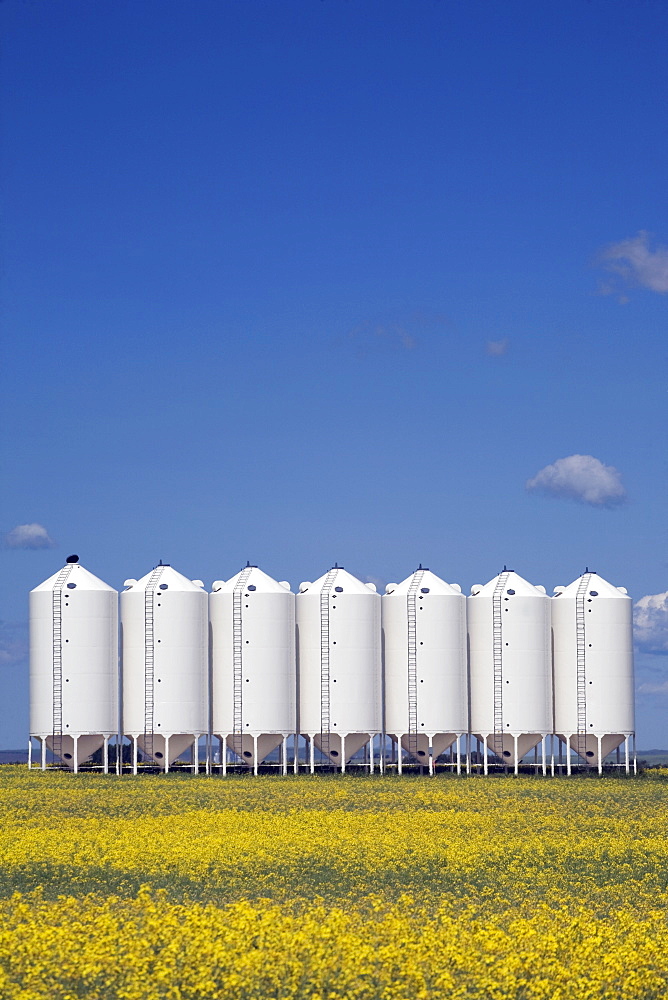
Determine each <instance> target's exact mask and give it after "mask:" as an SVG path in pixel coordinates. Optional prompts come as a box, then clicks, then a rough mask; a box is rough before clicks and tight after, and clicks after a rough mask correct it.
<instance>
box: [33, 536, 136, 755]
mask: <svg viewBox="0 0 668 1000" xmlns="http://www.w3.org/2000/svg"><path fill="white" fill-rule="evenodd" d="M118 723H119V720H118V593H117V591H115V590H114V589H113V587H110V586H108V585H107V584H106V583H103V581H102V580H99V579H98V578H97V577H96V576H93V574H92V573H90V572H89V571H88V570H87V569H85V568H84V567H83V566H82V565H81V564H80V563H79V562H78V557H77V556H70V557H69V559H68V561H67V563H66V564H65V566H64V567H63V568H62V569H61V570H59V571H58V572H57V573H54V575H53V576H51V577H49V579H48V580H45V581H44V583H42V584H40V585H39V587H35V589H34V590H32V591H31V592H30V735H31V738H32V737H36V738H38V739H39V740H40V743H41V747H42V767H44V766H45V765H46V748H47V747H48V748H49V749H50V750H52V752H53V754H54V755H55V757H57V758H59V759H60V760H61V761H62V762H63V763H64V764H65V765H66V766H67V767H68V768H70V769H71V770H75V771H76V770H78V768H79V765H80V764H81V763H82V762H83V761H85V760H86V758H87V757H89V756H90V755H91V754H93V753H95V751H96V750H99V748H100V747H101V746H103V745H104V747H105V754H104V762H105V764H104V766H105V771H106V770H107V759H108V758H107V753H106V749H107V746H108V741H109V739H110V737H112V736H115V735H116V734H117V733H118V728H119V726H118Z"/></svg>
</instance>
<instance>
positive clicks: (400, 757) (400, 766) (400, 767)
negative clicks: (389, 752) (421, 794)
mask: <svg viewBox="0 0 668 1000" xmlns="http://www.w3.org/2000/svg"><path fill="white" fill-rule="evenodd" d="M397 771H398V773H399V774H403V772H404V748H403V744H402V742H401V735H399V736H397Z"/></svg>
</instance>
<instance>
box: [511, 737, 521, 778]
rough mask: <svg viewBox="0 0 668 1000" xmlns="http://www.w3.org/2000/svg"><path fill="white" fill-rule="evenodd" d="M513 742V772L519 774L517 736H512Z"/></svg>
mask: <svg viewBox="0 0 668 1000" xmlns="http://www.w3.org/2000/svg"><path fill="white" fill-rule="evenodd" d="M513 743H514V744H515V769H514V770H515V774H519V767H520V762H519V760H518V759H517V736H513Z"/></svg>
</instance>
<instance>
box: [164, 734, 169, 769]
mask: <svg viewBox="0 0 668 1000" xmlns="http://www.w3.org/2000/svg"><path fill="white" fill-rule="evenodd" d="M168 771H169V736H165V774H167V772H168Z"/></svg>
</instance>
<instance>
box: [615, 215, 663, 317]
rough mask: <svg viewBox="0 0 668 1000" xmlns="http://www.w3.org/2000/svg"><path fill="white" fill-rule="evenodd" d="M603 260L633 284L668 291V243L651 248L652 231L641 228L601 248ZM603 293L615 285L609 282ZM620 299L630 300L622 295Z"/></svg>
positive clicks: (621, 300)
mask: <svg viewBox="0 0 668 1000" xmlns="http://www.w3.org/2000/svg"><path fill="white" fill-rule="evenodd" d="M600 260H601V263H602V265H603V267H604V268H605V269H606V270H607V271H611V272H613V273H614V274H617V275H619V276H620V277H621V278H623V279H624V281H625V282H627V283H628V284H630V285H640V286H641V287H643V288H649V289H651V290H652V291H653V292H661V293H664V292H668V247H666V246H657V247H656V249H655V250H652V249H651V248H650V245H649V233H647V232H645V231H644V230H641V231H640V232H639V233H638V235H637V236H634V237H633V238H632V239H628V240H621V242H619V243H611V244H610V245H609V246H607V247H604V249H603V250H602V251H601V255H600ZM602 291H603V293H604V294H611V293H612V292H613V291H614V289H613V288H612V287H610V286H609V285H606V286H604V287H603V289H602ZM620 302H628V299H627V298H626V297H625V296H622V298H621V299H620Z"/></svg>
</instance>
